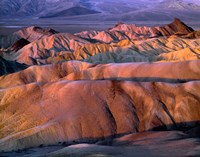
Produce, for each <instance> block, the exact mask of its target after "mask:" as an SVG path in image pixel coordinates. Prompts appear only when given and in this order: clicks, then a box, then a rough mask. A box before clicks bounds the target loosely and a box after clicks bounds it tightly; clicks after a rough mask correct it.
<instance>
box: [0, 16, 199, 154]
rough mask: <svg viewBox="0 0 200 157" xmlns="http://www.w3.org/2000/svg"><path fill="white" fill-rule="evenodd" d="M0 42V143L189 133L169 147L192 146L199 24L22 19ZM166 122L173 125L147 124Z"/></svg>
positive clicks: (9, 147)
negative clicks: (26, 23) (85, 26)
mask: <svg viewBox="0 0 200 157" xmlns="http://www.w3.org/2000/svg"><path fill="white" fill-rule="evenodd" d="M0 44H1V52H0V55H1V56H0V65H1V66H2V68H1V69H0V74H1V75H2V76H1V77H0V151H1V152H3V151H16V150H22V149H26V148H31V147H39V146H49V145H57V144H59V143H65V144H69V145H70V144H73V143H96V142H97V145H98V143H99V144H100V143H101V141H104V140H110V141H112V143H113V144H111V143H110V145H112V146H113V147H114V145H115V144H116V145H119V143H120V141H121V142H127V141H129V142H131V141H132V142H133V143H134V142H135V143H137V138H139V139H140V138H141V137H145V138H147V139H154V138H156V137H157V138H159V139H162V138H163V137H162V136H165V137H166V138H167V137H168V136H169V137H174V136H175V137H176V138H175V139H176V141H178V140H177V139H178V137H179V138H181V137H184V138H188V137H189V138H190V140H188V141H186V144H188V146H186V145H184V146H183V145H181V144H180V143H179V144H177V147H178V146H180V147H181V146H182V147H181V148H184V149H185V151H186V150H187V153H192V154H189V155H199V154H198V152H199V151H198V150H199V147H198V146H199V141H198V140H196V139H195V138H197V137H199V134H198V131H199V125H200V68H199V67H200V61H199V57H200V32H199V31H194V30H193V29H192V28H190V27H188V26H187V25H185V24H184V23H183V22H181V21H180V20H179V19H175V20H174V21H173V22H172V23H171V24H168V25H165V26H156V27H146V26H145V27H139V26H136V25H127V24H123V23H119V24H117V25H116V26H115V27H113V28H110V29H108V30H106V31H85V32H80V33H76V34H73V35H72V34H69V33H58V32H56V31H54V30H46V29H42V28H39V27H30V28H25V29H23V30H21V31H18V32H16V33H14V34H12V35H10V36H5V37H2V38H1V41H0ZM105 63H107V64H105ZM169 130H170V131H171V130H179V132H178V133H177V132H175V133H173V132H169V133H168V132H162V133H160V132H155V134H154V133H152V131H169ZM143 132H144V133H143ZM145 132H147V133H145ZM137 133H138V134H137ZM148 133H149V134H150V135H148ZM157 133H158V134H157ZM128 134H129V135H128ZM161 134H162V135H161ZM122 135H126V136H123V137H121V136H122ZM137 135H138V137H136V136H137ZM143 135H144V136H143ZM149 136H150V137H149ZM177 136H178V137H177ZM119 137H121V138H119ZM148 137H149V138H148ZM192 138H194V139H195V140H193V141H192V140H191V139H192ZM147 143H148V142H147ZM197 143H198V144H197ZM97 145H96V146H95V147H97ZM100 145H104V144H102V143H101V144H100ZM131 145H132V144H131V143H129V146H131ZM138 145H145V143H141V142H140V143H139V144H138ZM79 146H80V148H84V147H87V149H88V151H89V150H90V148H91V147H93V146H94V145H77V147H79ZM190 146H192V147H190ZM101 147H104V146H98V149H97V148H96V149H97V152H98V150H101V151H102V149H103V148H102V149H101ZM105 147H106V146H105ZM152 147H153V146H152ZM166 147H167V146H166ZM194 147H196V148H194ZM75 148H76V147H75ZM65 149H66V150H65ZM68 149H70V147H69V148H68V147H66V148H64V149H63V150H61V152H57V153H55V154H51V155H52V156H56V154H60V153H61V154H63V153H64V154H65V155H66V153H67V152H69V150H68ZM105 149H107V148H105ZM109 149H111V148H109ZM123 149H125V147H123ZM152 149H153V150H154V152H156V148H154V147H153V148H152ZM184 149H183V150H182V151H179V152H176V153H178V155H180V154H181V155H188V154H186V152H185V151H184ZM193 149H196V150H197V151H195V150H193ZM70 150H71V149H70ZM91 150H92V149H91ZM93 150H95V149H93ZM172 150H173V149H172ZM172 150H169V152H170V151H172ZM177 150H179V149H178V148H177ZM71 151H72V150H71ZM136 152H137V151H136ZM79 153H80V152H79ZM119 153H122V152H119ZM165 153H167V152H165ZM111 154H112V153H111ZM168 155H169V154H168ZM174 155H175V156H176V155H177V154H174ZM158 156H159V155H158Z"/></svg>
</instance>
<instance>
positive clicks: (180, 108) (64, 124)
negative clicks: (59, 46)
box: [0, 80, 200, 151]
mask: <svg viewBox="0 0 200 157" xmlns="http://www.w3.org/2000/svg"><path fill="white" fill-rule="evenodd" d="M199 93H200V82H199V81H191V82H187V83H182V84H169V83H159V82H149V83H136V82H133V81H110V80H107V81H106V80H102V81H72V82H71V81H66V80H63V81H56V82H51V83H47V84H42V83H31V84H27V85H22V86H16V87H12V88H8V89H1V90H0V100H1V101H0V119H1V120H0V126H1V128H0V138H1V139H0V151H11V150H18V149H24V148H29V147H37V146H40V145H50V144H51V145H54V144H58V143H59V142H66V143H69V144H70V143H71V142H72V141H77V142H81V141H84V142H92V141H98V139H102V138H106V137H110V136H114V135H117V134H124V133H130V132H141V131H147V130H151V129H153V128H156V127H161V128H165V129H181V128H182V129H183V128H190V127H195V126H198V125H199V120H200V106H199V101H200V95H199ZM183 115H184V116H183Z"/></svg>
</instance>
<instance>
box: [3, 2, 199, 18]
mask: <svg viewBox="0 0 200 157" xmlns="http://www.w3.org/2000/svg"><path fill="white" fill-rule="evenodd" d="M91 14H99V15H100V18H101V20H171V19H173V18H174V17H178V18H181V19H184V20H185V19H186V20H187V19H189V18H190V19H192V20H196V19H197V18H199V15H200V1H199V0H191V1H189V0H154V1H151V0H134V1H128V0H118V1H115V0H109V1H108V0H101V1H99V0H44V1H40V0H1V2H0V17H1V18H5V17H18V18H19V17H27V16H28V17H37V18H40V17H42V18H52V17H56V18H59V17H71V16H82V15H87V16H88V15H89V16H91ZM83 18H84V17H83ZM95 18H96V19H98V18H99V17H98V18H97V17H94V16H93V17H92V18H91V19H95ZM85 19H88V17H87V18H85ZM89 19H90V18H89Z"/></svg>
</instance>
